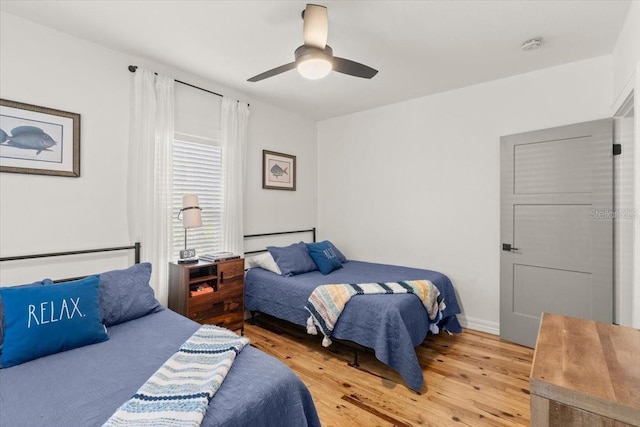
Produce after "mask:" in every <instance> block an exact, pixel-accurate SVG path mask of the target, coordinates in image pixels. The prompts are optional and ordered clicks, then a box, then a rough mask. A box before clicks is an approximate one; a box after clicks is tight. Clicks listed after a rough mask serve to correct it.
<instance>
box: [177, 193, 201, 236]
mask: <svg viewBox="0 0 640 427" xmlns="http://www.w3.org/2000/svg"><path fill="white" fill-rule="evenodd" d="M182 226H183V227H184V228H196V227H201V226H202V215H201V213H200V203H199V202H198V196H196V195H195V194H187V195H186V196H182Z"/></svg>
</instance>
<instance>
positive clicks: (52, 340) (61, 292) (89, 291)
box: [0, 276, 109, 368]
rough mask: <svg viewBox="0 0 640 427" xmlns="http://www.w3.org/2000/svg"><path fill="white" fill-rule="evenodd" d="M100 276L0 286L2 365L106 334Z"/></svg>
mask: <svg viewBox="0 0 640 427" xmlns="http://www.w3.org/2000/svg"><path fill="white" fill-rule="evenodd" d="M99 284H100V278H99V277H98V276H89V277H86V278H84V279H82V280H77V281H74V282H66V283H61V284H58V285H51V286H31V287H20V288H1V289H0V295H1V296H2V299H3V301H4V314H5V322H6V328H5V337H4V346H3V350H2V356H1V357H0V360H1V362H2V367H3V368H8V367H10V366H14V365H19V364H21V363H24V362H28V361H29V360H33V359H37V358H39V357H43V356H47V355H50V354H54V353H59V352H61V351H66V350H71V349H73V348H77V347H82V346H85V345H89V344H94V343H98V342H102V341H106V340H108V339H109V337H108V336H107V331H106V329H105V328H104V326H103V325H102V318H101V315H100V302H99Z"/></svg>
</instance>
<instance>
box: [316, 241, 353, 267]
mask: <svg viewBox="0 0 640 427" xmlns="http://www.w3.org/2000/svg"><path fill="white" fill-rule="evenodd" d="M321 243H327V244H328V245H329V246H331V249H333V252H334V253H335V254H336V256H337V257H338V259H339V260H340V262H342V263H345V262H347V257H346V256H344V255H343V254H342V252H340V250H339V249H338V248H336V245H334V244H333V243H331V242H330V241H329V240H325V241H324V242H321Z"/></svg>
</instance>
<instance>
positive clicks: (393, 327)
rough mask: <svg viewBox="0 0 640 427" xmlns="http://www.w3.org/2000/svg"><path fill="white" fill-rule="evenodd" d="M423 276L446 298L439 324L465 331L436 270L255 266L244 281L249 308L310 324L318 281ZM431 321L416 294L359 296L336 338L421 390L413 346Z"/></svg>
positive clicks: (448, 286) (340, 321) (347, 309)
mask: <svg viewBox="0 0 640 427" xmlns="http://www.w3.org/2000/svg"><path fill="white" fill-rule="evenodd" d="M419 279H427V280H430V281H431V282H432V283H433V284H434V285H435V286H436V287H437V288H438V290H439V291H440V293H441V294H442V296H443V297H444V302H445V304H446V305H447V308H446V309H445V310H444V312H443V319H442V320H441V321H440V322H439V323H438V325H439V326H440V327H441V328H444V329H446V330H448V331H450V332H461V331H462V327H461V326H460V323H459V322H458V319H457V318H456V314H459V313H460V307H459V305H458V300H457V299H456V296H455V292H454V289H453V285H452V284H451V281H450V280H449V278H448V277H447V276H445V275H444V274H442V273H438V272H436V271H430V270H422V269H417V268H409V267H400V266H394V265H385V264H374V263H368V262H361V261H349V262H347V263H345V264H343V268H341V269H339V270H335V271H333V272H331V273H330V274H328V275H326V276H324V275H322V274H321V273H320V272H319V271H313V272H311V273H305V274H301V275H298V276H293V277H282V276H279V275H277V274H275V273H271V272H269V271H266V270H263V269H261V268H252V269H250V270H249V271H248V272H247V276H246V279H245V306H246V308H247V309H249V310H252V311H259V312H262V313H267V314H270V315H272V316H275V317H277V318H279V319H284V320H287V321H289V322H292V323H295V324H297V325H301V326H305V325H306V322H307V318H308V317H309V314H308V312H307V311H306V310H305V309H304V306H305V303H306V302H307V299H308V298H309V295H311V292H312V291H313V289H315V287H316V286H318V285H326V284H333V283H366V282H392V281H398V280H419ZM429 324H430V321H429V317H428V316H427V312H426V310H425V309H424V307H423V306H422V303H421V302H420V299H419V298H418V297H416V296H415V295H411V294H399V295H358V296H355V297H354V298H352V299H351V301H349V303H348V304H347V305H346V307H345V309H344V311H343V312H342V314H341V315H340V318H339V319H338V322H337V323H336V326H335V329H334V330H333V335H332V336H333V337H335V338H338V339H343V340H348V341H353V342H355V343H357V344H360V345H362V346H365V347H369V348H371V349H373V350H374V352H375V355H376V358H377V359H378V360H380V361H381V362H383V363H385V364H386V365H388V366H390V367H391V368H393V369H395V370H396V371H397V372H398V373H399V374H400V375H401V376H402V378H403V379H404V380H405V381H406V383H407V385H408V386H409V387H410V388H412V389H414V390H420V389H421V388H422V384H423V377H422V368H421V367H420V364H419V362H418V357H417V356H416V352H415V349H414V347H416V346H417V345H420V343H422V341H424V339H425V338H426V336H427V333H428V332H429Z"/></svg>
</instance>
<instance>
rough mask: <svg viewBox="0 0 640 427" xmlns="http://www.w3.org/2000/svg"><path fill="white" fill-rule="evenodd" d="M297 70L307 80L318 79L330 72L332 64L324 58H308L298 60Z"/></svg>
mask: <svg viewBox="0 0 640 427" xmlns="http://www.w3.org/2000/svg"><path fill="white" fill-rule="evenodd" d="M297 68H298V72H299V73H300V75H301V76H302V77H304V78H305V79H309V80H318V79H321V78H323V77H326V75H327V74H329V73H330V72H331V69H332V68H333V65H332V64H331V61H327V60H326V59H324V58H309V59H306V60H303V61H298V64H297Z"/></svg>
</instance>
